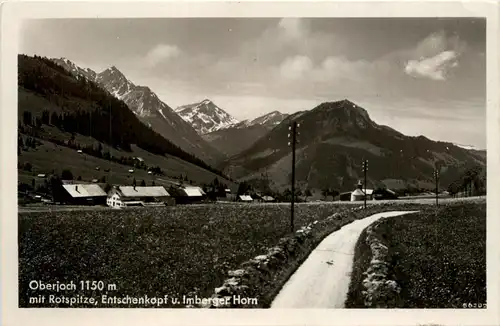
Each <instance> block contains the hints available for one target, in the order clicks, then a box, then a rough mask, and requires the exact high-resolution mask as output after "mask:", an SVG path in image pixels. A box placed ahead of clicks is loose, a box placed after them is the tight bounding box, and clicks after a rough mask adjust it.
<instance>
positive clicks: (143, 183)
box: [141, 179, 146, 187]
mask: <svg viewBox="0 0 500 326" xmlns="http://www.w3.org/2000/svg"><path fill="white" fill-rule="evenodd" d="M141 187H146V181H144V179H143V180H142V181H141Z"/></svg>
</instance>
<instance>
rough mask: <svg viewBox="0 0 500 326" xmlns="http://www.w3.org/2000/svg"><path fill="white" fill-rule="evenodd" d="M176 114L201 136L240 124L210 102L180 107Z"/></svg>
mask: <svg viewBox="0 0 500 326" xmlns="http://www.w3.org/2000/svg"><path fill="white" fill-rule="evenodd" d="M175 112H177V114H178V115H179V116H181V118H182V119H184V121H186V122H188V123H189V124H191V125H192V126H193V128H195V129H196V131H197V132H198V133H199V134H200V135H203V134H206V133H209V132H213V131H216V130H220V129H224V128H227V127H229V126H232V125H234V124H236V123H238V122H239V121H238V120H236V119H235V118H234V117H232V116H231V115H230V114H229V113H227V112H226V111H224V110H222V109H221V108H219V107H218V106H217V105H215V104H214V103H213V102H212V101H210V100H203V101H201V102H199V103H194V104H188V105H183V106H180V107H178V108H177V109H175Z"/></svg>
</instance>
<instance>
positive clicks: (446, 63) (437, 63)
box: [405, 51, 458, 80]
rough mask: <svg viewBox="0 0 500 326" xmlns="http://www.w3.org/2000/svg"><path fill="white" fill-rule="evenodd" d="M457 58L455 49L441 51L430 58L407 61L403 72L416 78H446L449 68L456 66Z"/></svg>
mask: <svg viewBox="0 0 500 326" xmlns="http://www.w3.org/2000/svg"><path fill="white" fill-rule="evenodd" d="M457 60H458V54H457V53H456V52H455V51H443V52H441V53H439V54H438V55H436V56H434V57H432V58H426V59H422V60H410V61H408V63H407V64H406V67H405V72H406V73H407V74H408V75H410V76H412V77H416V78H429V79H432V80H446V76H447V74H448V72H449V70H450V69H451V68H455V67H457V66H458V61H457Z"/></svg>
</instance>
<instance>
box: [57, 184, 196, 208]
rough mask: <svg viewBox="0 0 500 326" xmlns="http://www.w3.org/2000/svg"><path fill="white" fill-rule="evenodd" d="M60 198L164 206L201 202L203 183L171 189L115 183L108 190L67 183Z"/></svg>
mask: <svg viewBox="0 0 500 326" xmlns="http://www.w3.org/2000/svg"><path fill="white" fill-rule="evenodd" d="M62 188H63V190H64V191H63V192H62V195H61V198H60V201H61V202H64V203H66V204H71V205H107V206H109V207H112V208H124V207H133V206H144V207H151V206H165V205H169V206H170V205H175V204H180V203H195V202H202V201H203V200H205V199H206V194H205V192H204V191H203V190H202V189H201V188H200V187H195V186H178V187H172V188H171V189H170V190H169V191H167V189H165V187H163V186H113V187H112V188H111V189H110V190H109V191H108V192H106V191H104V189H103V188H101V186H100V185H99V184H95V183H89V184H87V183H65V184H63V185H62Z"/></svg>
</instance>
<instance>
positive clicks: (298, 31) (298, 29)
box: [278, 18, 308, 39]
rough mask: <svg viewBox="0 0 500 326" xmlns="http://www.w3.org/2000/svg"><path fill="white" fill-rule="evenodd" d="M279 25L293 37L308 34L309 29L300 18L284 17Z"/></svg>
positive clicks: (286, 33)
mask: <svg viewBox="0 0 500 326" xmlns="http://www.w3.org/2000/svg"><path fill="white" fill-rule="evenodd" d="M278 27H279V28H280V29H281V30H282V31H283V32H284V34H285V35H286V36H288V37H289V38H292V39H297V38H301V37H303V36H304V35H306V34H307V32H308V30H307V28H306V26H305V24H304V23H303V20H302V19H300V18H282V19H281V20H280V21H279V23H278Z"/></svg>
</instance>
